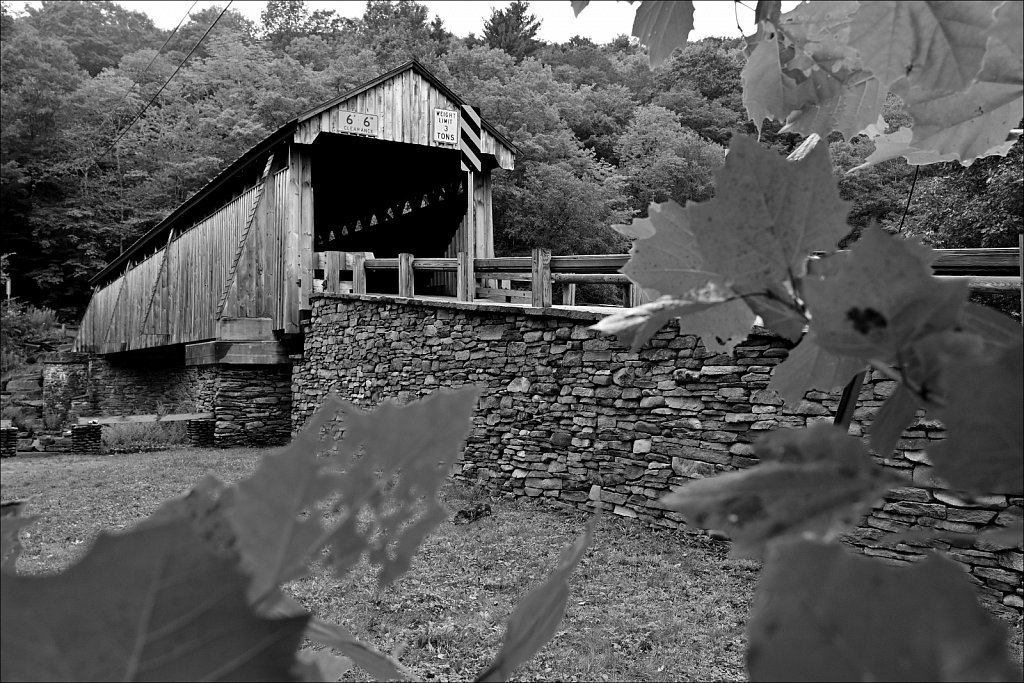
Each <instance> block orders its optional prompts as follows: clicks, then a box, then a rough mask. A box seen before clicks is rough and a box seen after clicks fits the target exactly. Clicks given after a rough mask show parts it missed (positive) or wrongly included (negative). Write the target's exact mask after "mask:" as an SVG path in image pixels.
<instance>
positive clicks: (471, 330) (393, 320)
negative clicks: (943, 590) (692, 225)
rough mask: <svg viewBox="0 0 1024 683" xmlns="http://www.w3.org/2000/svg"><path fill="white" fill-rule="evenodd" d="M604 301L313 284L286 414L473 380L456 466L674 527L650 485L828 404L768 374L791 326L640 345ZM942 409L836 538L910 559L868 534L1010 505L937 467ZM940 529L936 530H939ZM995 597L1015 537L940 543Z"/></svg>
mask: <svg viewBox="0 0 1024 683" xmlns="http://www.w3.org/2000/svg"><path fill="white" fill-rule="evenodd" d="M601 317H603V314H601V313H595V312H588V311H579V310H576V311H570V310H566V309H554V308H552V309H528V308H514V307H508V306H500V305H487V304H459V303H455V302H431V301H424V300H409V299H398V298H395V297H366V296H360V295H324V296H323V297H321V298H317V299H314V303H313V315H312V318H311V320H310V322H309V324H308V326H307V328H306V339H305V349H304V353H303V357H302V359H301V360H297V361H296V364H295V366H294V370H293V375H292V401H293V420H292V422H293V425H292V426H293V429H298V428H299V427H300V426H301V425H302V423H303V422H304V421H305V420H306V418H308V417H309V415H311V414H312V412H313V411H314V410H315V409H316V407H317V406H318V405H319V404H320V402H321V401H322V399H323V397H324V396H325V395H326V394H327V392H329V391H332V390H333V391H336V392H337V393H338V394H339V395H340V396H341V397H342V398H344V399H347V400H349V401H352V402H353V403H355V404H357V405H361V406H364V407H373V406H376V405H379V404H380V403H381V402H382V401H383V400H385V399H388V398H394V399H397V400H399V401H400V402H404V401H408V400H412V399H415V398H419V397H424V396H428V395H430V394H433V393H434V392H435V391H437V390H438V389H439V388H442V387H459V386H464V385H467V384H474V385H478V386H481V387H482V388H483V393H482V396H481V398H480V401H479V403H478V405H477V408H476V411H475V412H474V414H473V428H472V432H471V434H470V436H469V439H468V441H467V446H466V454H465V461H464V464H463V465H462V470H461V473H459V474H458V475H457V476H459V477H460V478H462V479H464V480H467V481H470V482H473V483H477V484H481V485H484V486H486V487H488V488H490V489H492V490H495V491H504V492H508V493H511V494H514V495H521V496H536V497H546V498H549V499H551V500H554V501H558V502H561V503H564V504H568V505H572V506H575V507H580V508H585V507H588V506H589V505H591V504H592V501H591V498H592V497H593V496H595V495H596V494H597V493H598V492H600V498H601V500H602V501H603V504H604V505H605V506H606V507H607V508H609V509H611V511H612V512H614V513H615V514H617V515H621V516H624V517H632V518H636V519H638V520H640V521H642V522H645V523H648V524H652V525H657V526H663V527H671V528H684V527H685V524H684V523H683V518H682V517H681V516H680V515H679V514H677V513H675V512H672V511H669V510H665V509H664V508H663V507H662V506H661V504H660V503H659V499H660V498H662V497H663V496H664V495H665V493H666V492H668V491H669V490H671V489H672V488H673V487H675V486H679V485H681V484H684V483H685V482H687V481H689V480H692V479H696V478H701V477H705V476H710V475H713V474H715V473H717V472H723V471H729V470H734V469H736V468H741V467H747V466H749V465H752V464H755V463H756V462H757V458H756V457H755V454H754V452H753V448H752V446H751V444H752V442H753V441H754V440H756V439H757V437H758V436H760V435H762V434H764V433H766V432H768V431H770V430H773V429H779V428H790V427H803V426H806V425H808V424H813V423H814V422H817V421H827V422H831V420H832V416H833V415H834V413H835V410H836V407H837V404H838V397H839V395H838V392H837V393H832V394H827V393H823V392H809V393H808V394H807V395H806V397H805V399H804V400H803V401H802V402H801V403H800V405H799V406H797V407H796V408H795V409H792V410H790V409H787V408H785V407H783V405H782V401H781V400H780V399H779V398H778V397H777V396H776V395H775V394H774V393H773V392H771V391H769V390H768V389H767V384H768V381H769V378H770V373H771V370H772V368H773V367H774V366H775V365H777V364H779V363H780V362H782V360H784V359H785V357H786V356H787V354H788V344H787V343H786V342H785V341H784V340H780V339H779V338H777V337H774V336H772V335H770V334H768V333H757V332H756V331H755V333H754V334H752V335H751V336H750V338H749V339H748V340H747V341H745V342H744V343H742V344H740V345H739V346H737V347H736V349H735V350H734V353H732V354H729V355H726V354H716V353H712V352H711V351H709V350H708V349H706V348H705V347H704V346H703V344H701V343H700V341H699V340H698V338H696V337H694V336H691V335H685V334H680V333H679V328H678V326H677V325H671V326H669V327H666V328H664V329H662V330H661V331H660V332H658V334H657V335H655V337H654V338H653V339H652V340H651V341H650V342H648V344H647V345H645V346H644V348H643V349H641V350H640V351H639V352H631V351H629V350H628V349H627V348H623V346H622V345H621V344H620V343H619V342H618V341H617V340H616V339H614V338H609V337H602V336H600V335H598V334H596V333H595V332H593V331H591V330H589V329H587V328H588V327H589V326H590V325H591V324H593V323H594V322H595V321H596V320H598V319H600V318H601ZM894 388H895V383H894V382H892V381H890V380H886V379H884V378H879V377H869V378H868V380H867V382H866V383H865V386H864V388H863V390H862V391H861V394H860V401H859V403H858V408H857V411H856V413H855V421H854V423H853V425H852V426H851V433H853V434H858V435H859V434H863V433H864V430H865V427H866V426H867V425H868V423H869V420H870V417H871V415H872V414H873V413H874V411H875V410H877V408H878V407H879V406H880V405H881V404H882V402H883V401H884V400H885V398H886V397H887V396H888V395H889V394H890V393H891V392H892V391H893V389H894ZM942 436H943V429H942V426H941V424H939V423H938V422H935V421H933V420H928V419H924V418H919V419H917V420H916V422H915V424H914V425H913V426H912V427H911V428H910V429H908V430H907V432H906V433H905V434H904V435H903V438H902V439H901V440H900V442H899V445H898V447H897V450H896V452H895V453H893V454H891V455H889V456H887V457H884V458H881V457H878V458H876V460H878V462H880V463H882V464H884V465H885V466H887V467H891V468H894V469H897V470H899V471H900V472H902V473H903V474H904V475H905V476H906V477H907V479H908V484H907V486H905V487H902V488H898V489H895V490H893V491H892V492H890V493H889V494H888V495H887V496H886V498H885V499H884V500H883V501H880V502H879V503H878V504H877V505H876V506H875V509H874V510H873V511H872V513H871V514H870V515H869V516H868V517H867V518H866V519H865V521H864V523H863V525H862V526H861V527H860V528H858V529H857V530H856V531H855V532H854V533H852V534H851V535H850V536H849V537H848V540H849V542H850V543H851V544H853V545H855V546H857V547H859V548H861V549H862V550H863V552H865V553H866V554H870V555H875V556H881V557H883V558H887V559H889V560H891V561H897V562H900V561H906V560H913V559H916V558H918V557H920V556H921V555H920V554H921V550H922V549H921V548H920V547H917V546H913V545H909V544H904V543H899V544H896V543H879V540H880V539H881V537H882V536H883V535H885V534H886V533H888V532H891V531H900V530H905V529H909V528H913V527H932V528H936V529H942V530H948V531H964V532H966V531H974V530H978V529H986V528H993V527H1001V526H1006V525H1009V524H1011V523H1013V522H1015V521H1019V520H1020V519H1021V517H1022V503H1024V501H1022V499H1021V498H1020V497H1007V496H986V497H983V498H978V499H969V498H967V497H965V496H962V495H959V494H957V493H955V492H951V491H948V490H947V489H946V488H945V486H944V485H943V484H942V482H941V481H939V480H938V479H936V478H935V476H934V475H933V474H932V468H931V465H930V463H929V462H928V458H927V455H926V454H925V450H926V448H927V446H928V445H929V443H931V442H933V441H935V440H938V439H941V438H942ZM943 547H946V546H943ZM948 552H949V554H950V555H951V556H953V557H954V558H956V559H958V560H960V561H961V562H962V563H964V565H965V566H966V567H967V568H968V569H969V571H970V572H971V576H972V578H973V579H974V580H975V582H976V583H977V584H978V586H979V589H980V592H981V596H982V598H983V599H984V600H985V601H986V602H987V603H989V604H990V605H991V606H992V608H993V609H994V610H995V611H997V612H1003V613H1006V614H1008V615H1011V616H1015V615H1019V613H1020V610H1021V607H1022V596H1024V590H1022V582H1021V577H1022V569H1024V568H1022V560H1024V554H1022V553H1021V552H1020V547H1019V546H1018V545H1017V544H1015V543H1014V542H1012V541H1010V542H1002V543H993V542H988V543H986V542H985V541H979V542H978V543H976V544H975V545H974V546H973V547H971V548H949V549H948Z"/></svg>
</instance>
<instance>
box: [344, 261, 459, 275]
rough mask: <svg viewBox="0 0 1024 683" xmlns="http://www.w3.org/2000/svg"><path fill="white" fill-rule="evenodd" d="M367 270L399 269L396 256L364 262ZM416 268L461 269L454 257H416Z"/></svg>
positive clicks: (437, 270)
mask: <svg viewBox="0 0 1024 683" xmlns="http://www.w3.org/2000/svg"><path fill="white" fill-rule="evenodd" d="M363 263H364V264H365V267H366V269H367V270H398V259H396V258H371V259H366V261H364V262H363ZM412 267H413V268H414V269H415V270H423V271H432V272H450V273H454V272H456V271H457V270H458V269H459V260H458V259H454V258H414V259H413V262H412Z"/></svg>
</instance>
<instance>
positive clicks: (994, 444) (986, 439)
mask: <svg viewBox="0 0 1024 683" xmlns="http://www.w3.org/2000/svg"><path fill="white" fill-rule="evenodd" d="M946 382H947V385H948V386H949V390H948V391H947V392H946V406H945V408H943V409H942V410H941V411H939V417H941V419H942V421H943V423H945V425H946V429H947V436H946V438H945V440H943V441H942V442H940V443H939V444H938V445H936V446H934V447H933V448H931V449H929V455H931V457H932V461H933V462H934V463H935V470H936V473H937V474H938V475H939V476H941V477H942V478H943V479H946V480H947V481H948V482H949V483H950V484H951V485H952V486H954V487H955V488H958V489H963V490H965V491H971V492H973V493H980V494H987V493H1020V492H1021V490H1022V489H1024V422H1022V421H1021V415H1022V414H1024V345H1022V344H1020V343H1018V344H1016V345H1015V346H1009V347H1005V348H1003V349H1002V350H1001V352H999V353H998V354H996V355H994V357H991V358H989V359H987V362H963V363H952V364H951V365H950V366H949V367H948V368H947V369H946Z"/></svg>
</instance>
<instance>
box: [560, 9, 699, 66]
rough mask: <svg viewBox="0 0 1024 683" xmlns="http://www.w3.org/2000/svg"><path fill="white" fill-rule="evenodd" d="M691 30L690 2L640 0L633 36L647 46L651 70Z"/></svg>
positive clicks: (684, 38)
mask: <svg viewBox="0 0 1024 683" xmlns="http://www.w3.org/2000/svg"><path fill="white" fill-rule="evenodd" d="M580 10H582V8H580ZM580 10H577V11H576V14H579V13H580ZM692 30H693V3H692V2H690V0H679V1H677V2H667V1H666V0H643V2H641V3H640V6H639V7H637V9H636V17H635V18H634V19H633V35H634V36H636V37H637V38H639V39H640V42H641V43H643V44H644V45H646V46H647V55H648V59H649V60H650V63H651V67H652V68H654V67H657V66H660V65H661V63H662V62H664V61H665V60H666V59H668V58H669V56H670V55H671V54H672V51H673V50H675V49H676V48H677V47H682V46H683V45H685V44H686V38H687V36H689V35H690V31H692Z"/></svg>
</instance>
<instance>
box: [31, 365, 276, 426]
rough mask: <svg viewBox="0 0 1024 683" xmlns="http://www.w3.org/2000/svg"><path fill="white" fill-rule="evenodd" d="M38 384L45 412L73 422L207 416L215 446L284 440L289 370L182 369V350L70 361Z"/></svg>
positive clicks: (51, 367) (47, 372)
mask: <svg viewBox="0 0 1024 683" xmlns="http://www.w3.org/2000/svg"><path fill="white" fill-rule="evenodd" d="M43 380H44V381H43V391H42V393H43V397H44V399H45V401H46V405H47V407H48V409H49V410H51V411H54V412H56V411H63V412H64V413H66V415H67V419H68V420H69V421H70V422H72V423H73V422H74V421H75V420H76V419H77V418H78V417H95V416H109V415H139V414H153V413H158V412H161V411H163V412H212V413H214V415H215V417H216V420H215V422H214V424H213V440H214V443H215V444H216V445H217V446H242V445H244V446H272V445H281V444H284V443H287V441H288V439H289V437H290V433H291V366H290V365H245V366H229V365H204V366H186V365H185V364H184V354H183V351H182V349H180V348H170V349H164V350H151V351H143V352H138V353H131V354H119V355H108V356H89V355H85V354H77V355H76V357H74V358H68V359H65V360H62V361H61V362H59V363H57V362H55V363H47V364H46V366H45V372H44V377H43ZM196 429H199V428H196ZM208 429H209V427H203V428H201V431H204V433H205V430H208ZM196 434H197V435H198V434H199V431H196ZM197 438H198V437H197ZM203 438H204V439H207V437H203ZM207 440H208V439H207Z"/></svg>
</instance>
